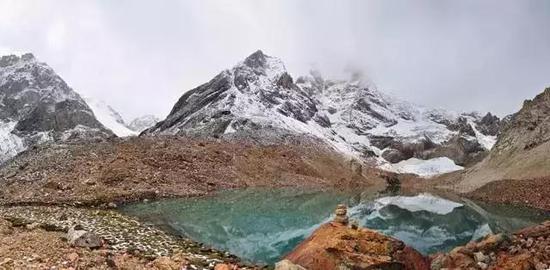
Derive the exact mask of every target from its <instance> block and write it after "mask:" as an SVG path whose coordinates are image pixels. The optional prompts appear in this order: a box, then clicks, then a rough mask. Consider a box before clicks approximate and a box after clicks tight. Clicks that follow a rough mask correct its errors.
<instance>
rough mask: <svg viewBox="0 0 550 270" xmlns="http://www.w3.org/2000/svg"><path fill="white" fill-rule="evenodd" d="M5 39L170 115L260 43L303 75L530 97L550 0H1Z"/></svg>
mask: <svg viewBox="0 0 550 270" xmlns="http://www.w3.org/2000/svg"><path fill="white" fill-rule="evenodd" d="M0 10H6V11H9V12H4V13H3V16H1V17H0V47H5V48H10V50H13V49H15V50H17V51H32V52H33V53H35V55H36V56H37V57H38V58H39V59H41V60H42V61H45V62H47V63H48V64H50V65H51V66H52V67H53V68H54V69H55V70H56V71H57V72H58V73H59V74H60V75H61V76H62V77H63V78H64V79H65V80H66V81H67V82H68V83H69V85H71V86H72V87H73V88H75V89H76V90H77V91H79V92H81V93H83V94H85V95H87V96H93V97H96V98H100V99H103V100H106V101H107V102H108V103H110V104H111V105H112V106H113V107H115V108H116V109H118V110H120V111H121V112H122V114H123V115H125V116H126V117H127V118H128V117H134V116H139V115H142V114H147V113H154V114H157V115H159V116H164V115H165V114H166V113H168V112H169V110H170V109H171V106H172V105H173V104H174V102H175V101H176V100H177V99H178V98H179V96H181V94H183V92H185V91H186V90H189V89H191V88H194V87H196V86H198V85H199V84H201V83H204V82H206V81H208V80H210V79H211V78H212V77H213V76H215V75H216V74H217V73H218V72H220V71H221V70H223V69H225V68H229V67H231V66H233V65H234V64H235V63H236V62H238V61H240V60H242V59H243V58H244V57H246V56H247V55H248V54H250V53H251V52H253V51H255V50H257V49H262V50H264V52H266V53H268V54H271V55H274V56H278V57H280V58H282V59H283V61H285V63H286V66H287V68H288V69H289V71H290V72H291V73H292V75H293V76H294V77H297V76H299V75H303V74H307V73H308V71H309V69H310V68H311V67H312V66H314V67H317V68H318V69H320V70H321V71H322V73H323V74H325V75H326V76H329V77H342V76H348V74H346V73H345V70H346V68H349V67H352V68H353V69H354V70H361V71H362V73H363V74H365V75H366V76H367V77H368V78H370V79H371V80H373V81H374V82H375V83H376V84H377V85H378V89H380V90H381V91H385V92H390V93H392V94H394V95H396V96H400V97H403V98H405V99H409V100H412V101H413V102H416V103H421V104H426V105H430V106H438V107H445V108H448V109H453V110H458V111H460V110H466V111H468V110H479V111H487V110H490V111H493V112H496V113H498V114H500V115H504V114H507V113H511V112H513V111H515V110H517V109H518V108H519V106H520V105H521V102H522V100H523V99H525V98H531V97H532V96H534V95H535V94H536V93H538V92H540V91H541V90H542V89H543V87H544V86H547V85H550V77H549V76H548V74H550V66H549V65H548V64H547V63H548V62H550V32H549V31H547V25H550V2H548V1H539V0H527V1H512V0H503V1H497V0H486V1H474V0H463V1H440V0H422V1H415V2H414V3H412V2H409V1H402V0H384V1H382V0H372V1H358V0H341V1H325V0H316V1H313V0H311V1H310V0H286V1H258V0H242V1H227V0H201V1H198V0H197V1H155V2H151V1H142V0H134V1H127V0H126V1H107V0H99V1H69V0H58V1H53V0H42V1H11V0H0Z"/></svg>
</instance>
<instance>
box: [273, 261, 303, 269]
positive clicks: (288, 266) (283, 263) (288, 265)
mask: <svg viewBox="0 0 550 270" xmlns="http://www.w3.org/2000/svg"><path fill="white" fill-rule="evenodd" d="M275 270H307V269H305V268H303V267H302V266H300V265H297V264H294V263H292V262H291V261H289V260H282V261H280V262H278V263H276V264H275Z"/></svg>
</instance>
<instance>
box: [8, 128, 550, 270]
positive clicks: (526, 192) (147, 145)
mask: <svg viewBox="0 0 550 270" xmlns="http://www.w3.org/2000/svg"><path fill="white" fill-rule="evenodd" d="M0 176H1V178H0V204H1V205H3V206H1V207H0V218H1V219H0V269H33V268H35V269H45V268H49V267H51V266H55V267H56V268H55V269H71V267H72V269H79V268H80V269H112V268H114V267H118V268H119V269H179V268H178V267H175V268H170V267H172V266H168V268H167V267H164V266H163V267H161V266H159V265H157V264H165V265H166V264H168V265H170V264H171V263H172V265H179V266H181V265H182V264H184V262H185V263H189V264H193V265H197V266H200V267H205V268H207V269H213V268H214V265H215V264H216V263H221V262H228V263H233V262H236V260H235V258H233V257H232V256H230V255H228V254H225V253H223V252H218V251H214V250H209V249H201V247H200V245H198V244H196V243H194V242H192V241H188V240H184V239H177V238H174V237H172V236H170V235H168V234H166V233H165V232H163V231H161V230H159V229H155V228H152V227H147V226H145V225H142V224H140V223H139V222H137V221H135V220H134V221H133V220H131V219H130V218H128V217H125V216H121V215H120V214H116V213H115V212H112V211H108V210H97V209H91V208H73V207H69V206H67V205H72V206H88V207H91V206H99V207H103V208H108V207H109V206H110V207H112V206H116V205H113V203H116V204H119V203H124V202H129V201H140V200H144V199H158V198H164V197H186V196H203V195H207V194H210V193H212V192H214V191H216V190H224V189H231V188H245V187H256V186H264V187H283V186H287V187H302V188H303V187H325V188H332V189H335V188H337V189H341V188H361V187H369V186H370V187H372V186H381V187H384V186H385V185H386V183H393V184H395V183H396V182H401V183H402V185H403V186H404V187H414V188H417V189H431V188H434V187H435V186H438V185H439V184H441V183H443V182H441V180H437V179H435V180H425V179H422V180H421V179H418V178H415V177H413V176H398V175H393V174H385V173H383V172H380V171H379V170H377V169H368V168H364V167H362V166H361V165H359V164H358V163H356V162H353V161H349V160H348V161H345V160H344V159H342V158H341V157H340V156H337V155H335V154H334V153H333V152H331V151H329V150H327V149H324V148H319V147H318V145H315V144H314V143H312V142H309V141H301V140H294V141H292V143H288V144H285V143H283V144H278V145H263V146H260V145H256V144H247V143H242V142H222V141H217V140H195V139H189V138H177V137H162V138H154V139H151V138H147V137H138V138H128V139H115V140H114V141H103V142H94V143H88V144H75V145H54V146H38V147H37V148H36V149H31V150H29V151H26V152H24V153H22V154H21V155H19V156H18V157H17V158H16V159H14V160H12V161H11V162H9V163H8V164H7V165H4V166H3V167H2V168H0ZM438 181H440V182H438ZM547 182H548V179H536V180H529V181H522V182H521V183H520V182H514V181H497V182H492V183H490V184H489V185H487V186H485V187H482V188H481V189H479V190H476V191H474V192H472V193H469V194H466V196H470V197H473V198H477V199H481V200H486V201H493V202H502V203H514V204H522V205H528V206H532V207H537V208H541V209H545V210H549V209H550V208H549V205H550V196H547V195H546V194H550V191H549V190H548V189H549V186H548V185H547V184H545V183H547ZM32 205H34V206H32ZM48 205H49V206H48ZM8 221H9V222H8ZM71 222H74V223H80V224H81V225H83V226H84V227H85V228H86V226H88V228H87V229H89V230H92V231H94V232H96V233H98V234H99V235H100V236H101V237H102V238H103V239H106V240H107V242H108V244H109V245H108V246H105V247H102V248H101V249H99V250H88V249H76V248H72V247H70V246H69V245H68V243H67V242H65V241H62V240H60V238H61V237H62V236H63V235H64V234H65V233H64V232H65V231H66V230H67V228H68V227H69V226H70V225H71ZM45 229H47V230H45ZM136 237H137V238H136ZM136 247H137V248H136ZM173 248H175V249H176V252H174V251H173ZM178 249H179V250H178ZM129 250H130V251H131V250H134V251H136V250H137V251H138V252H137V253H129ZM159 261H160V262H159ZM125 264H128V265H130V266H124V265H125ZM189 269H192V268H189ZM220 269H224V268H220ZM225 269H228V268H225Z"/></svg>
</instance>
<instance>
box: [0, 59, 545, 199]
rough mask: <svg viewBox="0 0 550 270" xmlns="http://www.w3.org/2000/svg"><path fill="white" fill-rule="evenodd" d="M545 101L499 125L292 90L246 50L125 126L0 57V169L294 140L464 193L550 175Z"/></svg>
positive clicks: (328, 83) (363, 85)
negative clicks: (152, 149)
mask: <svg viewBox="0 0 550 270" xmlns="http://www.w3.org/2000/svg"><path fill="white" fill-rule="evenodd" d="M549 93H550V89H546V90H545V91H544V92H543V93H542V94H540V95H539V96H537V97H535V98H534V99H533V100H530V101H526V102H525V104H524V106H523V108H522V109H521V110H520V111H519V112H518V113H516V114H513V115H510V116H507V117H505V118H503V119H502V120H501V119H499V118H498V117H496V116H494V115H492V114H490V113H487V114H484V115H483V114H479V113H475V112H472V113H454V112H449V111H445V110H442V109H434V108H428V107H425V106H420V105H416V104H413V103H410V102H407V101H403V100H400V99H398V98H395V97H391V96H388V95H386V94H384V93H382V92H381V91H379V90H378V89H377V88H376V87H375V85H374V84H373V83H372V82H370V81H368V80H366V79H365V78H363V77H362V76H360V75H357V74H353V75H351V76H350V78H349V79H347V80H330V79H326V78H324V77H323V76H322V75H321V74H320V73H319V72H315V71H313V72H311V73H310V74H308V75H306V76H301V77H298V78H297V79H296V80H295V79H294V78H293V77H292V76H291V75H290V74H289V73H288V72H287V71H286V68H285V66H284V64H283V62H282V61H281V60H280V59H277V58H275V57H271V56H268V55H265V54H264V53H263V52H261V51H257V52H255V53H253V54H252V55H250V56H249V57H247V58H246V59H244V60H243V61H241V62H240V63H238V64H237V65H235V66H234V67H232V68H231V69H228V70H224V71H222V72H221V73H220V74H218V75H217V76H215V77H214V78H213V79H212V80H210V81H209V82H207V83H205V84H203V85H200V86H198V87H197V88H195V89H191V90H189V91H186V92H185V93H184V94H183V95H182V97H181V98H180V99H179V100H178V102H177V103H176V104H175V105H174V106H173V108H172V110H171V112H170V114H169V115H168V116H167V117H166V118H165V119H164V120H162V121H159V119H157V118H156V117H154V116H151V115H147V116H143V117H140V118H137V119H134V120H132V121H130V123H128V122H125V121H124V120H123V118H122V117H121V115H120V114H119V113H118V112H116V111H115V110H114V109H113V108H112V107H111V106H109V105H108V104H107V103H105V102H101V101H95V100H93V99H87V100H86V99H83V98H82V97H81V96H80V95H79V94H78V93H77V92H75V91H74V90H73V89H71V88H70V87H69V86H68V85H67V83H65V82H64V81H63V79H62V78H60V77H59V76H58V75H57V74H56V73H55V72H54V71H53V69H52V68H51V67H49V66H48V65H47V64H45V63H41V62H39V61H37V60H36V58H35V57H34V56H33V55H32V54H24V55H22V56H14V55H11V56H3V57H1V58H0V163H2V162H4V161H6V160H8V159H10V158H12V157H14V156H15V155H17V154H18V153H20V152H22V151H24V150H26V149H28V148H32V147H33V146H34V145H37V144H42V143H52V142H53V143H70V142H74V141H76V142H79V141H83V140H94V141H97V140H106V139H109V138H111V137H115V135H116V136H119V137H124V136H132V135H137V134H141V136H156V135H184V136H195V137H211V138H223V139H227V140H245V141H247V142H257V143H267V144H276V143H279V142H282V141H285V140H287V139H289V138H290V140H292V138H296V136H298V137H300V138H301V139H305V140H307V141H310V142H312V143H315V144H316V143H321V144H323V146H328V147H329V148H331V149H332V150H334V151H335V152H337V153H340V154H342V155H343V156H344V157H347V158H351V159H355V160H358V161H361V162H362V163H364V164H367V165H372V166H378V167H379V168H382V169H385V170H390V171H396V172H402V173H416V174H419V175H425V176H430V175H434V174H439V173H444V172H449V171H454V170H458V169H462V167H463V166H464V167H469V168H468V169H467V170H465V171H463V173H461V174H460V175H458V176H457V177H459V178H461V179H458V180H456V181H453V183H457V185H456V186H457V187H458V186H460V185H462V186H463V187H464V189H465V190H471V189H475V188H476V187H479V186H481V185H483V183H486V182H490V181H492V180H498V179H519V178H527V177H541V176H545V175H548V174H550V170H549V169H548V168H550V164H547V163H548V162H547V161H548V160H549V159H548V158H547V157H548V149H550V148H549V146H548V145H549V142H550V139H548V138H550V135H549V134H550V128H549V125H548V123H549V122H550V121H549V115H550V94H549ZM497 138H498V140H497ZM301 139H300V140H299V141H301V142H303V140H301ZM495 143H496V144H495ZM493 145H495V146H494V147H493ZM480 161H481V162H480Z"/></svg>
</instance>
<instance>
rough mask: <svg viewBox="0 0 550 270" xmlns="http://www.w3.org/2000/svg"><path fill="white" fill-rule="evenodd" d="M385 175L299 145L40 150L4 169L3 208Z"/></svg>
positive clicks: (202, 143)
mask: <svg viewBox="0 0 550 270" xmlns="http://www.w3.org/2000/svg"><path fill="white" fill-rule="evenodd" d="M384 177H385V175H383V174H379V172H377V171H376V170H372V169H366V168H365V167H362V166H361V165H360V164H358V163H356V162H349V161H345V160H344V159H342V157H341V156H340V155H339V154H337V153H335V152H334V151H331V150H330V149H328V148H322V147H319V145H318V144H312V143H310V142H309V141H306V140H302V139H301V138H298V137H295V138H293V139H292V141H290V140H289V141H288V142H286V143H281V144H277V145H259V144H254V143H250V142H246V141H231V142H227V141H223V140H219V141H218V140H197V139H190V138H183V137H174V136H157V137H128V138H124V139H120V138H117V139H113V140H109V141H102V142H91V143H86V144H82V143H77V144H53V145H40V146H37V147H35V148H33V149H29V150H28V151H25V152H23V153H21V154H20V155H19V156H17V158H15V159H12V160H10V161H9V162H7V163H6V164H4V166H2V167H0V204H21V203H23V204H24V203H31V204H34V203H37V204H63V203H70V204H76V205H80V204H86V205H99V204H105V203H109V202H112V201H118V202H120V201H135V200H140V199H144V198H160V197H169V196H179V197H184V196H196V195H204V194H208V193H210V192H212V191H216V190H224V189H229V188H244V187H254V186H273V187H282V186H297V187H327V188H328V187H338V188H345V187H355V186H368V185H372V184H376V183H378V184H381V185H385V183H386V180H385V178H384Z"/></svg>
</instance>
